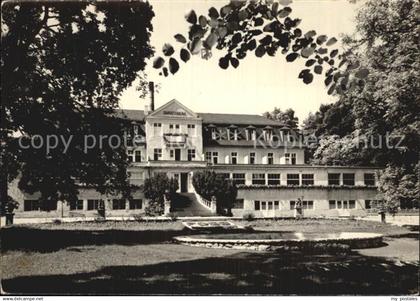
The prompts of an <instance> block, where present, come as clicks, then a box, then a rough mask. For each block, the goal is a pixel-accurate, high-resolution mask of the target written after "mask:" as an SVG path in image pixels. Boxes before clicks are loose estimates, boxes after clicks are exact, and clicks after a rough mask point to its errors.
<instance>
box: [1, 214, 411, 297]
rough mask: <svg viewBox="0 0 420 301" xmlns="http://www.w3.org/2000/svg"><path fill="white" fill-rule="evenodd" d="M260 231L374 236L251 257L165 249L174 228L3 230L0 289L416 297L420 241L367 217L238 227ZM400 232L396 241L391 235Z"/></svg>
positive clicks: (179, 231) (115, 225)
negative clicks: (325, 250)
mask: <svg viewBox="0 0 420 301" xmlns="http://www.w3.org/2000/svg"><path fill="white" fill-rule="evenodd" d="M240 223H241V224H243V225H252V226H254V227H256V228H258V229H259V230H261V229H265V230H267V231H268V230H273V229H274V230H279V231H290V230H293V231H302V232H315V231H316V232H330V231H331V229H334V230H336V231H355V232H356V231H357V232H378V233H383V234H385V235H392V236H393V237H388V238H386V240H385V242H386V245H384V246H383V247H381V248H376V249H364V250H353V251H352V252H350V253H345V254H307V253H306V254H305V253H300V252H290V253H286V254H285V253H281V254H280V253H277V252H251V251H247V252H245V251H243V250H229V249H207V248H198V247H189V246H184V245H178V244H174V243H172V240H171V239H172V237H173V236H177V235H183V234H185V233H188V231H186V230H185V229H184V228H183V225H182V223H181V222H179V221H174V222H103V223H93V222H91V223H74V224H58V225H56V224H42V225H41V224H39V225H26V226H25V225H22V226H14V227H11V228H7V229H2V230H1V236H2V242H1V243H2V260H1V278H2V287H3V290H4V291H6V292H13V293H28V294H37V293H38V294H66V293H73V294H74V293H90V294H92V293H96V294H220V293H222V294H223V293H224V294H242V293H249V294H299V295H308V294H317V295H334V294H352V295H353V294H362V295H372V294H373V295H377V294H380V295H383V294H393V295H395V294H413V293H417V292H418V266H419V263H418V254H419V250H418V236H417V235H414V236H413V234H412V233H411V234H408V235H407V230H405V229H404V228H400V227H396V226H389V225H382V224H378V223H374V222H367V221H349V220H323V221H321V220H309V219H308V220H306V219H305V220H300V221H294V220H277V221H251V222H242V221H241V222H240ZM396 236H398V237H396Z"/></svg>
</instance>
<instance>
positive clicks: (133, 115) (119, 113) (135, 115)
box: [114, 109, 144, 122]
mask: <svg viewBox="0 0 420 301" xmlns="http://www.w3.org/2000/svg"><path fill="white" fill-rule="evenodd" d="M114 116H115V117H117V118H121V119H127V120H135V121H142V122H143V121H144V111H143V110H121V109H118V110H115V113H114Z"/></svg>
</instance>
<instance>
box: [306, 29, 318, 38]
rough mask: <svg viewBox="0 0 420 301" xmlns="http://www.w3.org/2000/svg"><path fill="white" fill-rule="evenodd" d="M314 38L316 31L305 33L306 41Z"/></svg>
mask: <svg viewBox="0 0 420 301" xmlns="http://www.w3.org/2000/svg"><path fill="white" fill-rule="evenodd" d="M314 36H316V31H315V30H310V31H308V32H307V33H305V38H307V39H310V38H313V37H314Z"/></svg>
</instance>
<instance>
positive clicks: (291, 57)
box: [286, 52, 299, 62]
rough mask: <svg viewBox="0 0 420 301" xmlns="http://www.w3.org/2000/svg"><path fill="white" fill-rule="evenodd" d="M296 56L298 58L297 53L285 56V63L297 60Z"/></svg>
mask: <svg viewBox="0 0 420 301" xmlns="http://www.w3.org/2000/svg"><path fill="white" fill-rule="evenodd" d="M298 56H299V53H296V52H292V53H289V54H288V55H287V56H286V61H288V62H293V61H294V60H295V59H297V57H298Z"/></svg>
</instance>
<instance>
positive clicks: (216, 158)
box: [213, 152, 219, 164]
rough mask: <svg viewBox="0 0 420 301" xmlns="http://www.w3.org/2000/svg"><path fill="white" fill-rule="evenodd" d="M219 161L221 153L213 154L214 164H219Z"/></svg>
mask: <svg viewBox="0 0 420 301" xmlns="http://www.w3.org/2000/svg"><path fill="white" fill-rule="evenodd" d="M218 161H219V153H218V152H213V164H217V163H218Z"/></svg>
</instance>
